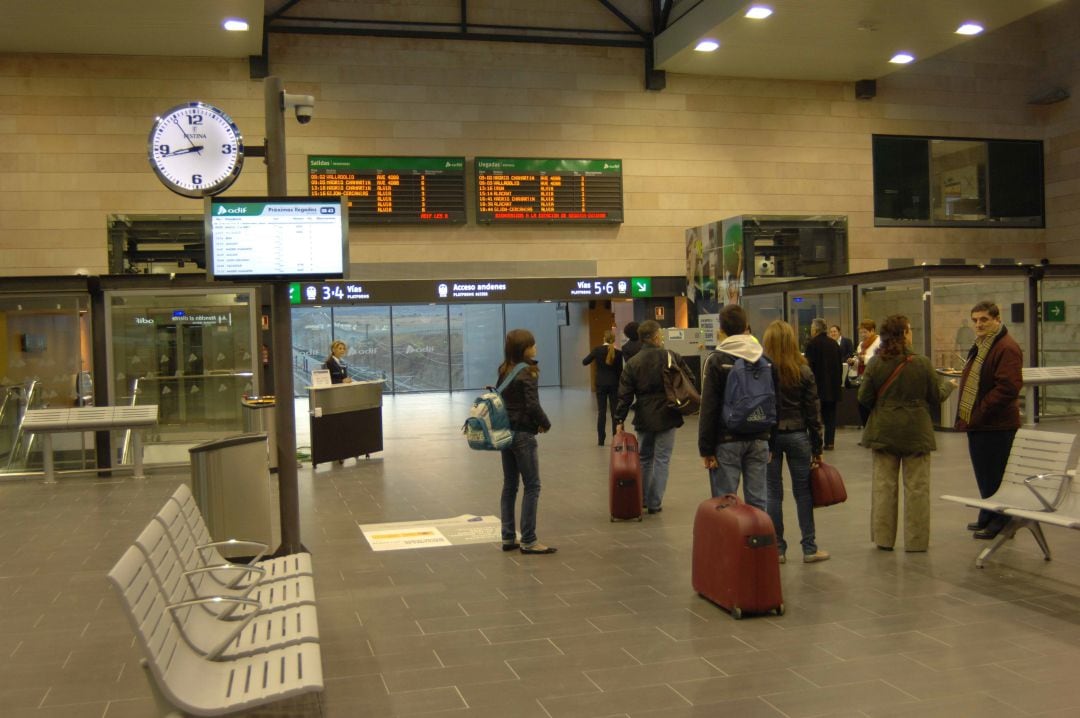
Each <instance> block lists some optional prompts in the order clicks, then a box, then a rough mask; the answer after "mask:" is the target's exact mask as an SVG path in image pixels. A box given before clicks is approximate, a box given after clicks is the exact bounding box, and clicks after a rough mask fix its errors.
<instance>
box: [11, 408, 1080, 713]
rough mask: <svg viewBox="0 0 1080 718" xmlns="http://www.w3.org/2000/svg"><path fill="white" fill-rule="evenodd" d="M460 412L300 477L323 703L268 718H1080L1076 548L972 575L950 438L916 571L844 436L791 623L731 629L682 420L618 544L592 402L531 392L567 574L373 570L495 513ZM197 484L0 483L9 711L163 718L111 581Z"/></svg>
mask: <svg viewBox="0 0 1080 718" xmlns="http://www.w3.org/2000/svg"><path fill="white" fill-rule="evenodd" d="M471 398H472V396H471V393H457V394H453V395H446V394H430V395H406V396H388V397H386V399H385V405H384V409H383V416H384V423H385V430H384V434H385V451H383V452H382V453H381V454H377V455H374V456H372V457H371V458H370V459H360V460H359V461H354V460H352V459H350V460H347V461H346V462H345V463H344V465H341V466H338V465H336V464H326V465H320V466H319V467H318V468H317V469H316V470H315V471H312V469H311V467H310V465H305V466H304V467H303V468H301V469H300V494H301V515H302V539H303V542H304V544H305V545H306V547H307V548H308V549H309V550H310V551H311V553H312V555H313V559H314V566H315V579H316V591H317V597H318V618H319V627H320V633H321V636H322V641H321V646H322V659H323V670H324V674H325V678H326V690H325V692H324V694H323V696H322V701H321V705H315V706H312V705H311V704H310V703H308V704H306V706H304V708H306V710H302V709H301V707H297V706H296V705H290V704H285V705H281V706H276V707H273V708H272V709H269V710H266V711H261V712H258V715H318V714H319V713H320V712H321V713H322V714H323V715H327V716H334V717H338V716H343V717H344V716H349V717H351V716H379V717H380V718H388V717H390V716H420V715H424V716H446V717H447V718H456V717H458V716H460V717H462V718H466V717H468V718H480V717H481V716H482V717H485V718H487V717H491V718H578V717H585V716H596V717H599V716H622V717H627V716H628V717H631V718H690V717H697V716H710V717H711V716H733V717H737V718H781V717H783V716H788V717H793V718H794V717H800V718H802V717H809V716H831V717H833V718H841V717H842V718H854V717H856V716H858V717H862V718H865V717H872V718H887V717H890V718H892V717H899V716H919V717H920V718H931V717H934V716H948V717H950V718H951V717H956V716H961V717H963V716H972V717H978V718H995V717H997V716H1047V717H1049V716H1060V717H1063V716H1080V680H1078V678H1080V669H1078V666H1080V532H1074V531H1069V530H1065V529H1059V528H1054V527H1048V528H1047V529H1046V535H1047V538H1048V540H1049V542H1050V545H1051V548H1052V550H1053V552H1054V559H1053V561H1050V562H1045V561H1043V559H1042V555H1041V554H1040V553H1039V551H1038V549H1037V547H1036V545H1035V542H1034V540H1033V539H1032V537H1031V536H1030V534H1028V533H1027V532H1023V533H1021V534H1020V535H1019V536H1018V537H1017V538H1016V539H1015V540H1013V541H1011V542H1009V545H1008V546H1007V547H1006V548H1003V549H1002V550H1001V551H999V552H998V554H997V555H996V556H995V557H994V558H993V559H992V560H991V561H990V563H989V564H988V565H987V567H986V568H985V569H982V570H980V569H976V568H975V567H974V565H973V559H974V557H975V554H976V552H977V550H978V549H979V548H980V547H981V543H980V542H977V541H975V540H973V539H972V538H971V536H970V534H969V533H968V532H967V531H966V530H965V528H964V525H965V524H966V523H967V522H968V521H971V520H973V519H974V515H973V513H972V512H971V511H968V510H965V509H964V508H963V507H960V506H957V505H955V504H950V503H947V502H944V501H941V500H940V499H938V498H937V497H938V496H939V495H941V494H944V493H953V494H964V495H974V493H975V490H976V489H975V483H974V479H973V478H972V475H971V469H970V464H969V460H968V456H967V448H966V441H965V439H964V437H963V436H962V435H957V434H949V433H939V434H938V436H937V438H938V443H939V451H938V452H937V453H936V454H935V455H934V457H933V470H932V492H931V493H932V496H933V500H932V507H933V514H932V535H931V543H930V550H929V552H928V553H925V554H908V553H904V552H903V551H902V550H897V551H895V552H892V553H886V552H882V551H878V550H876V549H875V548H874V545H873V544H872V543H870V541H869V538H868V531H869V529H868V518H869V516H868V515H869V502H870V482H869V471H870V457H869V455H868V452H867V451H866V450H864V449H861V448H860V447H858V446H857V441H858V432H857V431H856V430H851V429H848V430H841V431H840V432H839V433H838V436H837V441H836V444H837V449H836V451H833V452H829V453H828V455H827V458H828V460H829V461H830V462H831V463H834V464H835V465H837V466H838V467H839V468H840V469H841V471H842V472H843V475H844V477H845V479H846V482H847V487H848V492H849V497H850V498H849V500H848V502H847V503H846V504H842V505H839V506H833V507H829V508H826V509H819V510H818V511H817V512H816V518H817V534H818V542H819V545H820V546H821V548H823V549H825V550H827V551H829V552H831V554H832V560H830V561H827V562H824V563H819V564H803V563H802V562H799V561H798V560H797V558H798V549H797V546H798V544H797V541H798V538H799V536H798V530H797V523H796V521H795V516H794V507H793V504H792V501H791V498H790V495H789V496H788V497H787V499H786V501H785V513H786V517H787V520H786V523H787V525H788V540H789V543H791V544H792V549H793V551H789V558H794V559H796V560H794V561H791V562H790V563H788V564H786V565H783V566H781V567H780V570H781V574H782V580H783V591H784V601H785V604H786V608H787V613H786V614H785V615H784V616H781V617H777V616H758V617H749V618H744V619H743V620H741V621H735V620H733V619H732V618H731V616H730V615H728V614H727V613H725V612H724V611H722V610H721V609H719V608H717V607H716V606H714V605H712V604H710V603H708V602H707V601H705V600H704V599H702V598H700V597H698V596H697V595H695V594H694V592H693V591H692V590H691V587H690V551H691V522H692V518H693V515H694V510H695V508H696V506H697V504H698V503H699V502H700V501H701V500H702V499H704V498H707V495H708V484H707V479H706V474H705V472H704V470H703V469H702V468H701V467H700V463H699V459H698V457H697V450H696V432H697V424H696V419H695V418H690V420H689V421H688V422H687V425H686V426H685V427H684V428H682V429H681V430H680V431H679V434H678V438H677V442H676V449H675V458H674V461H673V466H672V470H671V481H670V485H669V488H668V493H667V497H666V498H665V500H664V511H663V513H660V514H657V515H653V516H646V517H645V520H644V521H643V522H641V523H637V522H626V523H611V522H610V521H609V519H608V512H607V461H608V452H607V449H605V448H600V447H598V446H597V443H596V433H595V416H596V415H595V413H594V411H595V410H594V408H593V406H594V399H593V397H592V395H591V394H589V393H588V392H586V391H583V390H573V389H563V390H559V389H550V390H542V392H541V399H542V402H543V404H544V406H545V408H546V409H547V411H548V413H549V415H550V416H551V419H552V422H553V424H554V428H553V430H552V431H551V433H549V434H547V435H543V436H541V437H540V471H541V476H542V481H543V492H542V494H541V498H540V512H539V538H540V540H541V541H542V542H545V543H548V544H551V545H553V546H557V547H558V549H559V552H558V553H557V554H555V555H551V556H523V555H521V554H519V553H504V552H503V551H501V550H500V547H499V545H498V544H496V543H483V544H473V545H464V546H450V547H445V548H426V549H416V550H401V551H384V552H374V551H372V549H371V548H370V547H369V545H368V544H367V542H366V541H365V539H364V538H363V536H362V535H361V532H360V531H359V529H358V524H366V523H377V522H389V521H408V520H417V519H435V518H441V517H449V516H457V515H460V514H477V515H485V514H496V515H497V514H498V505H499V490H500V485H501V473H500V467H499V458H498V455H497V454H489V453H486V452H475V451H470V450H469V449H468V448H467V447H466V444H465V441H464V439H463V437H462V436H461V434H460V431H459V428H460V425H461V422H462V420H463V418H464V416H466V415H467V408H468V404H469V402H470V401H471ZM304 428H305V427H303V426H301V427H300V429H301V431H302V430H303V429H304ZM1045 428H1046V429H1049V430H1054V431H1072V432H1075V431H1078V430H1080V424H1078V423H1076V422H1064V421H1062V422H1053V423H1048V424H1047V425H1046V426H1045ZM301 443H303V439H302V438H301ZM187 478H188V477H187V471H186V470H180V471H173V472H171V473H170V472H165V471H158V472H154V473H152V474H151V476H150V477H149V478H147V479H145V480H135V479H132V478H130V476H128V475H124V474H120V475H119V476H118V477H116V478H113V479H110V480H104V479H99V478H97V477H95V476H94V475H90V474H79V475H66V476H62V477H61V479H60V481H59V483H58V484H57V485H54V486H45V485H43V484H42V483H41V482H40V481H38V480H23V481H5V482H0V536H2V549H0V706H2V708H0V715H3V716H4V717H5V718H46V717H59V716H63V717H64V718H84V717H86V718H102V717H104V718H120V717H124V718H128V717H134V716H151V715H154V706H153V702H152V700H151V698H150V692H149V690H148V688H147V685H146V681H145V678H144V676H143V674H142V671H141V669H140V667H139V657H140V656H139V651H138V650H137V647H136V646H135V645H134V642H133V639H132V632H131V629H130V628H129V626H128V624H127V622H126V620H125V618H124V616H123V615H122V613H121V611H120V608H119V604H118V601H117V599H116V597H115V596H114V595H113V594H112V592H111V589H109V587H108V586H107V584H106V582H105V578H104V576H105V573H106V571H107V570H108V569H109V568H110V567H111V566H112V564H113V563H114V562H115V561H116V560H117V558H118V557H119V556H120V555H121V553H122V552H123V551H124V550H125V549H126V548H127V547H128V546H129V545H130V544H131V542H132V541H133V540H134V538H135V536H136V535H137V534H138V532H139V531H140V530H141V529H142V527H143V526H144V525H145V524H146V522H147V521H149V520H150V518H151V517H152V516H153V514H154V513H155V512H156V511H157V510H158V508H160V506H161V504H162V503H163V502H164V501H165V499H166V498H167V497H168V496H169V494H170V493H171V492H172V491H173V490H174V488H175V486H176V485H177V484H178V483H179V482H181V481H185V480H187ZM275 491H276V490H275ZM898 545H902V543H899V542H898Z"/></svg>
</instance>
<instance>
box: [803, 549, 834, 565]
mask: <svg viewBox="0 0 1080 718" xmlns="http://www.w3.org/2000/svg"><path fill="white" fill-rule="evenodd" d="M828 560H829V552H828V551H822V550H821V549H818V550H817V552H816V553H804V554H803V557H802V561H803V563H818V562H819V561H828Z"/></svg>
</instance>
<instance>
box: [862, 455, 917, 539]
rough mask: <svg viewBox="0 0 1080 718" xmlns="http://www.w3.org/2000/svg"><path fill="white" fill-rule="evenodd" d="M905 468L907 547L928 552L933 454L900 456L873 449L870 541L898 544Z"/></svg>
mask: <svg viewBox="0 0 1080 718" xmlns="http://www.w3.org/2000/svg"><path fill="white" fill-rule="evenodd" d="M901 468H903V471H904V550H905V551H925V550H926V549H927V547H928V546H929V545H930V454H928V453H927V454H910V455H908V456H897V455H896V454H891V453H889V452H887V451H877V450H875V451H874V479H873V493H872V495H871V502H870V540H871V541H873V542H874V543H876V544H877V545H878V546H886V547H889V548H891V547H892V546H893V544H894V543H896V513H897V493H898V489H899V481H900V470H901Z"/></svg>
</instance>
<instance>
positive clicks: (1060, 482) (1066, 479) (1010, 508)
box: [941, 429, 1080, 568]
mask: <svg viewBox="0 0 1080 718" xmlns="http://www.w3.org/2000/svg"><path fill="white" fill-rule="evenodd" d="M1075 441H1076V436H1075V435H1074V434H1062V433H1055V432H1049V431H1035V430H1032V429H1020V430H1019V431H1017V432H1016V437H1015V438H1014V439H1013V445H1012V450H1011V451H1010V452H1009V461H1008V463H1007V464H1006V466H1005V475H1004V476H1003V477H1002V480H1001V486H1000V487H999V488H998V490H997V491H996V492H995V493H994V495H993V496H990V497H989V498H985V499H981V498H974V497H970V496H953V495H947V496H942V497H941V498H943V499H945V500H946V501H952V502H954V503H958V504H963V505H965V506H970V507H972V508H976V509H985V510H987V511H994V512H997V513H999V514H1004V515H1005V516H1007V517H1009V522H1008V524H1006V526H1005V528H1003V529H1002V530H1001V531H1000V532H999V533H998V535H997V536H996V537H995V538H994V540H993V541H992V542H991V543H990V544H989V545H988V546H986V547H985V548H983V549H982V550H981V551H979V554H978V556H976V557H975V565H976V566H977V567H979V568H983V566H984V565H985V563H986V560H987V559H988V558H990V556H992V555H993V554H994V552H996V551H997V550H998V549H999V548H1001V546H1002V545H1003V544H1004V543H1005V542H1006V541H1008V540H1009V539H1011V538H1013V537H1014V536H1015V535H1016V532H1017V531H1019V530H1020V529H1025V528H1026V529H1028V530H1029V531H1031V534H1032V535H1033V536H1034V537H1035V542H1036V543H1038V544H1039V548H1040V549H1042V552H1043V557H1044V558H1045V559H1046V560H1047V561H1049V560H1050V545H1049V544H1048V543H1047V541H1046V536H1044V535H1043V531H1042V524H1044V523H1046V524H1051V525H1054V526H1062V527H1064V528H1071V529H1080V483H1078V482H1077V481H1075V480H1074V478H1075V473H1076V472H1075V471H1072V472H1070V471H1068V470H1067V469H1068V466H1069V457H1070V456H1071V455H1072V449H1073V444H1074V443H1075Z"/></svg>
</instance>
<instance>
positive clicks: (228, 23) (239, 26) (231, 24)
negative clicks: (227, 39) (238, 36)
mask: <svg viewBox="0 0 1080 718" xmlns="http://www.w3.org/2000/svg"><path fill="white" fill-rule="evenodd" d="M221 26H222V27H223V28H225V29H226V30H228V31H229V32H247V29H248V24H247V20H241V19H240V18H235V17H230V18H226V19H225V22H223V23H221Z"/></svg>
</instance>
